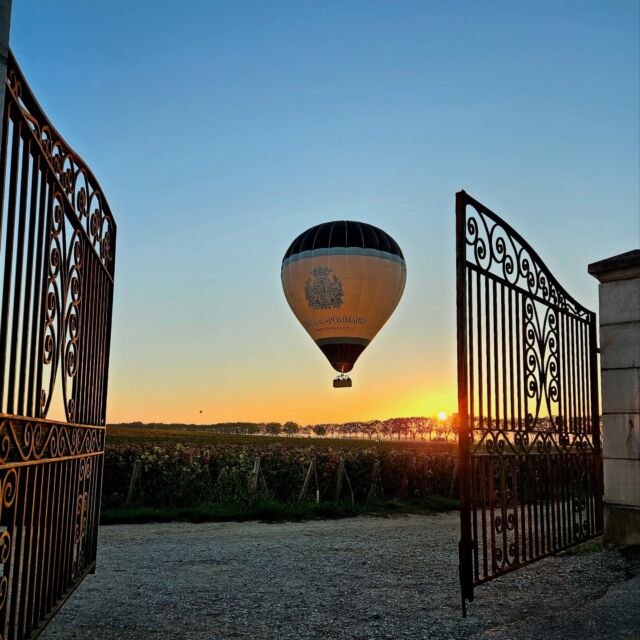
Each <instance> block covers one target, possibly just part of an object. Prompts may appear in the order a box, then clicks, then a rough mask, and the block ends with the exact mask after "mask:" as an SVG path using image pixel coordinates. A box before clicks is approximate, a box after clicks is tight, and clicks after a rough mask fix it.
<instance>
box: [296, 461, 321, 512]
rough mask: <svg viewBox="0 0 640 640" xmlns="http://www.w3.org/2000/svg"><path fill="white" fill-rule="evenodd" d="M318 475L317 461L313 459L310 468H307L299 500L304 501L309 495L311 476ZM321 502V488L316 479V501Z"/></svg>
mask: <svg viewBox="0 0 640 640" xmlns="http://www.w3.org/2000/svg"><path fill="white" fill-rule="evenodd" d="M315 475H316V461H315V460H312V461H311V462H310V463H309V469H308V470H307V475H306V477H305V479H304V484H303V485H302V490H301V491H300V497H299V498H298V502H302V500H304V497H305V496H306V495H307V491H308V490H309V484H310V483H311V478H312V477H313V476H315ZM318 502H320V489H319V487H318V481H317V480H316V503H318Z"/></svg>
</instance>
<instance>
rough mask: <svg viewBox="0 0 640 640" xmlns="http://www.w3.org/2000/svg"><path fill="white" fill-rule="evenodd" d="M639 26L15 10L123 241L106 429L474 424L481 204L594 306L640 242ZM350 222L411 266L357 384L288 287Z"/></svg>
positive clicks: (631, 18)
mask: <svg viewBox="0 0 640 640" xmlns="http://www.w3.org/2000/svg"><path fill="white" fill-rule="evenodd" d="M638 32H639V3H638V2H637V1H633V0H603V1H602V2H589V1H585V0H581V1H577V2H569V1H563V2H535V3H533V2H500V3H498V2H477V0H475V1H469V2H429V1H427V0H423V1H421V2H409V1H401V2H391V1H388V2H377V1H373V0H368V1H362V2H357V1H346V0H345V1H343V2H324V1H323V2H310V1H309V2H302V1H300V2H284V1H277V0H274V1H269V2H267V1H266V0H265V1H263V2H242V1H238V0H233V1H230V2H214V1H212V2H188V1H184V0H183V1H180V2H177V1H176V2H163V1H161V0H157V1H155V2H146V1H142V0H136V1H131V0H129V1H128V2H117V1H113V0H111V1H102V2H98V1H96V0H94V1H92V2H86V1H84V2H82V1H80V0H77V1H74V2H71V1H65V0H62V1H60V2H55V3H45V2H42V1H41V0H32V1H27V0H20V1H14V6H13V19H12V29H11V45H12V48H13V51H14V53H15V54H16V57H17V59H18V62H19V64H20V65H21V66H22V69H23V71H24V72H25V75H26V77H27V79H28V81H29V82H30V84H31V86H32V88H33V90H34V91H35V93H36V95H37V96H38V99H39V100H40V102H41V104H42V106H43V107H44V109H45V111H46V112H47V114H48V115H49V116H50V118H51V120H52V122H53V123H54V125H55V126H56V127H57V128H58V129H59V130H60V132H61V133H62V134H63V135H64V136H65V138H66V139H67V141H68V142H69V143H70V144H71V146H72V147H74V148H75V149H76V150H77V151H78V153H79V154H80V155H81V156H82V157H83V158H84V159H85V160H86V161H87V162H88V164H89V165H90V166H91V168H92V169H93V170H94V172H95V174H96V176H97V177H98V180H99V181H100V183H101V185H102V187H103V189H104V191H105V193H106V195H107V197H108V199H109V201H110V204H111V208H112V210H113V212H114V214H115V216H116V220H117V223H118V243H119V244H118V256H117V266H116V295H115V310H114V324H113V338H112V359H111V369H110V380H109V384H110V390H109V406H108V414H107V417H108V421H110V422H121V421H130V420H142V421H145V422H147V421H161V422H176V421H179V422H206V423H209V422H218V421H232V420H252V421H267V420H277V421H285V420H295V421H298V422H301V423H312V422H324V421H339V422H342V421H347V420H357V419H363V420H364V419H372V418H381V419H382V418H387V417H391V416H409V415H432V414H434V413H436V412H438V411H440V410H445V411H453V410H455V404H456V400H455V283H454V194H455V192H456V191H458V190H459V189H461V188H464V189H465V190H467V191H468V192H469V193H470V194H471V195H473V196H474V197H476V198H477V199H479V200H480V201H482V202H484V203H485V204H486V205H487V206H489V207H491V208H492V209H493V210H494V211H496V212H497V213H499V214H500V215H502V216H503V217H505V218H506V219H507V221H508V222H509V223H510V224H512V225H513V226H514V227H515V228H516V229H517V230H518V231H519V232H520V233H521V234H522V235H523V236H524V237H525V238H527V239H528V240H529V242H530V243H531V244H532V245H533V247H535V248H536V249H537V251H538V253H539V254H540V255H541V257H542V258H543V260H545V261H546V263H547V264H548V265H549V267H550V268H551V270H552V271H553V272H554V273H555V274H556V275H557V276H558V278H559V280H560V282H561V283H562V284H563V285H564V286H565V287H566V288H567V289H568V290H569V291H570V292H572V293H573V294H574V295H575V297H576V298H577V299H578V300H579V301H581V302H582V303H584V304H585V305H587V306H588V307H590V308H592V309H596V308H597V283H596V281H595V280H594V279H593V278H591V277H590V276H588V275H587V264H588V263H589V262H592V261H595V260H598V259H602V258H606V257H608V256H611V255H614V254H616V253H620V252H623V251H627V250H630V249H633V248H636V247H638V246H639V243H640V213H639V206H640V204H639V203H640V191H639V174H640V165H639V146H640V136H639V120H640V116H639V110H640V101H639V42H638ZM335 219H352V220H361V221H364V222H369V223H371V224H374V225H376V226H379V227H381V228H383V229H384V230H386V231H387V232H388V233H389V234H391V235H392V236H393V237H394V238H395V240H396V241H397V242H398V243H399V245H400V246H401V247H402V249H403V252H404V254H405V258H406V262H407V286H406V289H405V293H404V297H403V299H402V301H401V302H400V305H399V307H398V309H397V310H396V312H395V314H394V315H393V316H392V318H391V320H390V321H389V322H388V324H387V325H386V326H385V327H384V328H383V330H382V331H381V332H380V334H379V335H378V336H377V337H376V339H375V340H374V341H373V343H372V344H371V346H370V347H369V348H368V349H367V350H366V351H365V353H364V354H363V356H362V357H361V358H360V359H359V361H358V363H357V365H356V367H355V369H354V371H353V374H352V378H353V380H354V386H353V388H352V389H350V390H334V389H333V388H332V387H331V379H332V378H333V376H334V372H333V370H332V369H331V367H330V365H329V364H328V362H327V361H326V359H325V358H324V356H323V355H322V353H321V352H320V350H319V349H318V348H317V347H316V346H315V345H314V344H313V342H312V341H311V339H310V338H309V336H308V335H307V334H306V333H305V331H304V330H303V329H302V327H301V326H300V325H299V324H298V322H297V321H296V319H295V318H294V316H293V314H292V313H291V311H290V310H289V308H288V306H287V304H286V301H285V299H284V296H283V294H282V289H281V284H280V263H281V260H282V256H283V254H284V252H285V251H286V249H287V247H288V246H289V244H290V242H291V241H292V240H293V238H294V237H295V236H296V235H298V234H299V233H300V232H302V231H303V230H305V229H306V228H308V227H310V226H312V225H314V224H317V223H319V222H323V221H327V220H335ZM200 410H202V413H200Z"/></svg>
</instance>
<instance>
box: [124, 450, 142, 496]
mask: <svg viewBox="0 0 640 640" xmlns="http://www.w3.org/2000/svg"><path fill="white" fill-rule="evenodd" d="M141 470H142V463H141V462H140V460H136V461H135V462H134V463H133V471H132V472H131V481H130V482H129V491H128V493H127V499H126V501H125V503H124V506H125V507H128V506H129V505H130V504H131V501H132V500H133V495H134V491H135V488H136V484H137V483H138V478H139V477H140V471H141Z"/></svg>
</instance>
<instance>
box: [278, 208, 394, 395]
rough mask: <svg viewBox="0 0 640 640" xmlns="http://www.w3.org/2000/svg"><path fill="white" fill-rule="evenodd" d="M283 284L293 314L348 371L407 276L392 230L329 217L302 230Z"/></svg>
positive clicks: (341, 382)
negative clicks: (387, 230)
mask: <svg viewBox="0 0 640 640" xmlns="http://www.w3.org/2000/svg"><path fill="white" fill-rule="evenodd" d="M281 277H282V288H283V289H284V295H285V296H286V298H287V302H288V303H289V306H290V307H291V310H292V311H293V313H294V315H295V316H296V318H298V320H299V321H300V323H301V324H302V326H303V327H304V328H305V329H306V331H307V333H308V334H309V335H310V336H311V338H312V339H313V340H314V341H315V343H316V344H317V345H318V347H320V349H321V350H322V352H323V353H324V355H325V356H326V357H327V359H328V360H329V362H330V363H331V366H332V367H333V368H334V369H335V370H336V371H338V372H339V373H340V375H339V376H338V377H337V378H336V379H335V380H334V383H333V386H334V387H350V386H351V379H350V378H349V377H348V376H347V375H346V374H347V373H348V372H349V371H351V370H352V369H353V365H354V364H355V362H356V360H357V359H358V357H359V356H360V354H361V353H362V352H363V351H364V350H365V349H366V347H367V345H368V344H369V343H370V342H371V340H373V338H374V336H375V335H376V334H377V333H378V331H380V329H381V328H382V326H383V325H384V323H385V322H386V321H387V320H388V319H389V316H391V314H392V313H393V311H394V309H395V308H396V306H397V305H398V302H399V301H400V298H401V297H402V292H403V291H404V285H405V281H406V277H407V268H406V265H405V262H404V256H403V255H402V251H401V250H400V247H399V246H398V243H397V242H396V241H395V240H394V239H393V238H392V237H391V236H390V235H389V234H388V233H385V232H384V231H382V229H378V228H377V227H374V226H373V225H370V224H366V223H364V222H351V221H349V220H340V221H337V222H325V223H323V224H319V225H316V226H315V227H311V229H308V230H307V231H305V232H304V233H301V234H300V235H299V236H298V237H297V238H296V239H295V240H294V241H293V242H292V243H291V246H290V247H289V249H288V250H287V252H286V253H285V255H284V258H283V260H282V270H281Z"/></svg>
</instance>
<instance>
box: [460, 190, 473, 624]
mask: <svg viewBox="0 0 640 640" xmlns="http://www.w3.org/2000/svg"><path fill="white" fill-rule="evenodd" d="M465 195H466V194H465V193H464V192H463V191H461V192H459V193H457V194H456V310H457V311H456V313H457V327H458V334H457V343H458V478H459V484H460V545H459V560H460V564H459V572H460V589H461V595H462V614H463V615H465V616H466V601H467V600H469V601H472V600H473V565H472V559H471V553H472V546H473V541H472V540H471V518H470V516H471V514H470V512H469V505H470V496H469V493H470V488H471V487H470V458H469V455H470V451H469V445H470V443H469V422H468V415H467V407H468V401H467V393H468V386H467V385H468V380H467V300H466V292H467V288H466V286H465V285H466V278H467V268H466V212H465V208H466V203H465Z"/></svg>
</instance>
